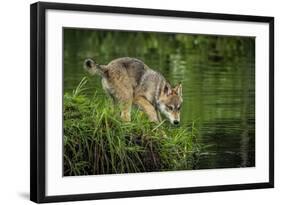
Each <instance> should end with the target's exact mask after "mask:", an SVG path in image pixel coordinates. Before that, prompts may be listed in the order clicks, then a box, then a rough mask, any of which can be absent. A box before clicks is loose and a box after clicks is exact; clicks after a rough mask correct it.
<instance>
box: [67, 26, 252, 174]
mask: <svg viewBox="0 0 281 205" xmlns="http://www.w3.org/2000/svg"><path fill="white" fill-rule="evenodd" d="M124 56H130V57H136V58H139V59H141V60H143V61H144V62H145V63H146V64H147V65H148V66H149V67H151V68H153V69H155V70H158V71H159V72H161V73H162V74H163V75H164V76H165V78H166V79H168V80H169V81H170V82H171V83H172V84H176V83H177V82H182V84H183V97H184V104H183V109H182V125H181V126H186V125H187V124H190V123H191V122H193V121H195V123H196V127H197V128H198V130H199V133H200V136H199V140H200V141H201V142H203V144H204V145H206V147H205V151H204V152H203V153H202V154H201V155H200V156H199V158H198V159H199V160H198V161H197V162H196V163H195V164H194V168H196V169H201V168H226V167H249V166H254V165H255V78H254V76H255V39H254V38H250V37H227V36H210V35H186V34H166V33H144V32H109V31H98V30H84V29H65V30H64V89H65V92H66V91H72V90H73V89H74V87H76V85H77V84H78V83H79V81H80V80H81V78H82V77H84V76H85V75H86V73H85V72H84V71H83V69H82V65H83V61H84V59H85V58H86V57H92V58H94V59H95V60H96V61H97V62H98V63H100V64H106V63H108V62H109V61H111V60H112V59H115V58H118V57H124ZM89 79H90V82H89V84H88V86H89V88H90V89H89V90H88V91H87V93H88V94H89V95H92V94H93V93H94V92H96V91H97V92H98V95H100V96H104V92H103V91H102V89H101V84H100V78H99V77H98V76H95V77H89Z"/></svg>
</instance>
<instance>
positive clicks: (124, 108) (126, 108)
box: [121, 101, 132, 122]
mask: <svg viewBox="0 0 281 205" xmlns="http://www.w3.org/2000/svg"><path fill="white" fill-rule="evenodd" d="M131 108H132V102H131V101H128V102H123V103H121V118H122V119H123V120H124V121H125V122H130V121H131Z"/></svg>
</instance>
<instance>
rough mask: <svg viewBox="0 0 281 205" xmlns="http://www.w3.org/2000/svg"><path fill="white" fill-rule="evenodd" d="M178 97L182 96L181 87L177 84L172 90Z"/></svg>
mask: <svg viewBox="0 0 281 205" xmlns="http://www.w3.org/2000/svg"><path fill="white" fill-rule="evenodd" d="M173 90H174V91H175V92H176V93H177V95H178V96H182V85H181V83H179V84H178V85H177V86H176V87H175V88H174V89H173Z"/></svg>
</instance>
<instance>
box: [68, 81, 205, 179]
mask: <svg viewBox="0 0 281 205" xmlns="http://www.w3.org/2000/svg"><path fill="white" fill-rule="evenodd" d="M85 85H86V80H85V79H82V81H81V82H80V84H79V85H78V86H77V88H76V89H75V90H74V91H73V93H65V95H64V175H65V176H76V175H93V174H117V173H135V172H150V171H168V170H169V171H170V170H187V169H193V167H194V164H195V163H196V160H197V158H198V157H197V156H199V154H200V144H198V143H197V142H196V129H195V127H194V123H192V124H191V125H190V126H188V127H182V126H179V127H174V126H171V125H170V124H169V123H167V122H165V121H163V122H161V123H160V124H156V123H152V122H149V121H148V119H147V117H146V115H145V114H144V113H142V112H141V111H139V110H137V109H133V112H132V120H131V122H129V123H125V122H122V120H121V119H120V114H119V113H120V110H119V109H118V108H116V107H114V106H113V105H112V104H111V102H110V101H109V100H108V99H106V98H105V99H100V98H98V97H97V96H93V97H88V96H85V95H83V91H84V90H85V89H86V88H85Z"/></svg>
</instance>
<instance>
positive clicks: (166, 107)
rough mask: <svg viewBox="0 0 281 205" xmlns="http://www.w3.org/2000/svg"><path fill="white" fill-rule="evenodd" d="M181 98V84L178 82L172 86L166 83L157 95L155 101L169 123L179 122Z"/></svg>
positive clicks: (175, 123)
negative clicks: (156, 100) (157, 97)
mask: <svg viewBox="0 0 281 205" xmlns="http://www.w3.org/2000/svg"><path fill="white" fill-rule="evenodd" d="M182 102H183V99H182V85H181V83H179V84H178V85H177V86H175V87H174V88H171V87H170V85H168V84H166V85H165V86H164V87H163V89H162V91H161V93H160V96H159V100H158V102H157V104H158V109H159V110H160V112H161V113H162V114H163V115H164V116H165V117H166V118H168V119H169V121H170V123H171V124H174V125H177V124H179V123H180V109H181V104H182Z"/></svg>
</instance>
